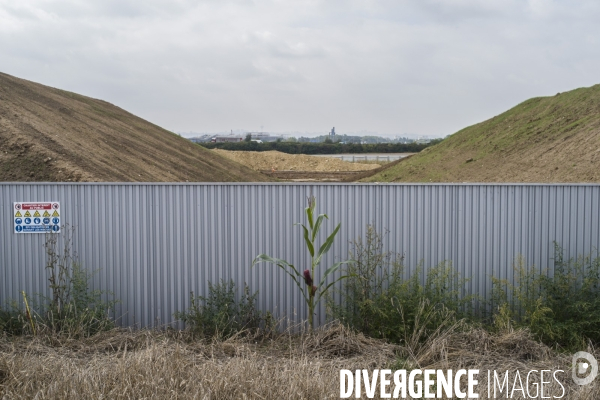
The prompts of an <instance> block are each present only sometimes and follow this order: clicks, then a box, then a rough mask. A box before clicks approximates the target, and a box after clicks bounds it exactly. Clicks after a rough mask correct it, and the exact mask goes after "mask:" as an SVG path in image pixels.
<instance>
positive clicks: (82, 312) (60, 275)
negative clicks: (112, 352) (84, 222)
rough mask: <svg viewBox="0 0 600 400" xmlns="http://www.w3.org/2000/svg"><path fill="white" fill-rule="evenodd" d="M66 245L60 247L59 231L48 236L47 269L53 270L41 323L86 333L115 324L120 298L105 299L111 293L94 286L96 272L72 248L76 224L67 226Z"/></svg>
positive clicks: (80, 334)
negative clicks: (113, 311)
mask: <svg viewBox="0 0 600 400" xmlns="http://www.w3.org/2000/svg"><path fill="white" fill-rule="evenodd" d="M61 231H62V232H63V240H64V247H63V249H62V252H61V251H59V248H58V235H56V234H48V235H47V236H46V242H45V245H44V246H45V248H46V255H47V265H46V269H47V270H48V272H49V278H48V282H49V287H50V290H51V293H52V296H51V297H50V298H42V302H41V304H40V305H39V306H38V307H36V308H38V313H37V316H38V317H39V320H38V325H40V328H41V329H42V330H48V331H50V332H53V333H57V334H61V335H67V336H70V337H76V338H77V337H86V336H91V335H94V334H95V333H98V332H100V331H105V330H108V329H111V328H113V327H114V326H115V325H114V320H113V319H112V318H111V316H110V315H111V311H112V310H113V309H114V305H115V304H116V301H114V300H112V301H104V300H103V299H102V297H103V296H104V295H110V293H108V292H105V291H101V290H92V289H91V288H90V280H91V278H92V272H91V271H89V270H87V269H85V268H83V267H82V265H81V264H80V263H79V261H78V259H77V255H76V254H75V253H74V251H73V249H72V238H73V232H74V228H73V227H69V226H65V227H63V229H62V230H61Z"/></svg>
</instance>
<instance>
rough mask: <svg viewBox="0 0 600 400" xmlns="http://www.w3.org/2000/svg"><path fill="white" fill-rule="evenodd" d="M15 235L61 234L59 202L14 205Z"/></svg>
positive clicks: (22, 202) (17, 203)
mask: <svg viewBox="0 0 600 400" xmlns="http://www.w3.org/2000/svg"><path fill="white" fill-rule="evenodd" d="M12 212H13V214H12V215H13V219H14V230H13V232H15V233H60V228H61V227H60V218H59V217H60V213H62V210H61V208H60V203H59V202H58V201H40V202H25V201H19V202H14V203H13V208H12Z"/></svg>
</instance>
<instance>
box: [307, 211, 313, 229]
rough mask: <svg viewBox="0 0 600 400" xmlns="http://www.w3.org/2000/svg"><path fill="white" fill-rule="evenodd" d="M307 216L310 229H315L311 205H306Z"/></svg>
mask: <svg viewBox="0 0 600 400" xmlns="http://www.w3.org/2000/svg"><path fill="white" fill-rule="evenodd" d="M306 217H307V218H308V225H309V226H310V229H311V230H313V229H314V227H315V225H314V223H313V209H312V208H311V207H310V206H308V207H306Z"/></svg>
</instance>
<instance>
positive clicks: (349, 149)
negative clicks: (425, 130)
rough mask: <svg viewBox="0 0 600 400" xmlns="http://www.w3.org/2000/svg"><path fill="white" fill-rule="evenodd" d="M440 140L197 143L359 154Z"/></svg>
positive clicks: (411, 148)
mask: <svg viewBox="0 0 600 400" xmlns="http://www.w3.org/2000/svg"><path fill="white" fill-rule="evenodd" d="M439 142H441V139H438V140H432V141H431V142H430V143H375V144H358V143H339V142H338V143H302V142H283V141H279V142H264V143H257V142H248V141H243V142H224V143H223V142H220V143H210V142H208V143H199V144H200V145H201V146H203V147H206V148H208V149H223V150H234V151H269V150H277V151H280V152H282V153H287V154H360V153H418V152H420V151H421V150H423V149H425V148H426V147H429V146H432V145H434V144H436V143H439Z"/></svg>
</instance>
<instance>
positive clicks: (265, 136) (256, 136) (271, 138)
mask: <svg viewBox="0 0 600 400" xmlns="http://www.w3.org/2000/svg"><path fill="white" fill-rule="evenodd" d="M248 134H250V136H251V138H252V140H253V141H256V140H260V141H261V143H262V142H276V141H278V140H285V139H286V138H284V137H283V136H281V135H271V134H269V133H265V132H248Z"/></svg>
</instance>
